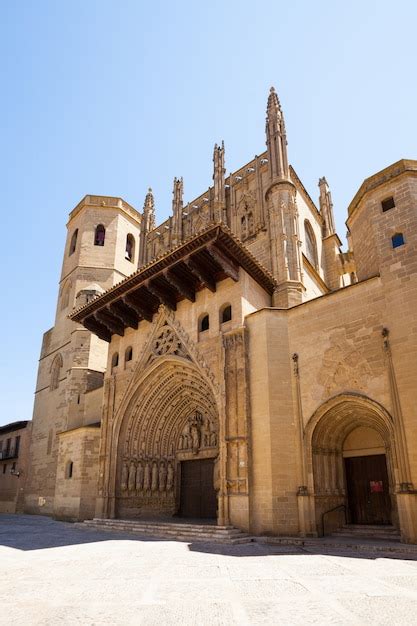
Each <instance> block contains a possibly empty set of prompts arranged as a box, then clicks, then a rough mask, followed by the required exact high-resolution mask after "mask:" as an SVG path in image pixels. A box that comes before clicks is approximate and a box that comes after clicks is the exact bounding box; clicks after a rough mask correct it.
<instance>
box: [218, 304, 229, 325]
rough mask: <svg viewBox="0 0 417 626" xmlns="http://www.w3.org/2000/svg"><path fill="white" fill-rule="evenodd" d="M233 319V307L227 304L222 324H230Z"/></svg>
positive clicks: (222, 315) (224, 308)
mask: <svg viewBox="0 0 417 626" xmlns="http://www.w3.org/2000/svg"><path fill="white" fill-rule="evenodd" d="M231 319H232V307H231V306H230V304H226V306H225V307H223V309H222V311H221V315H220V324H225V323H226V322H230V320H231Z"/></svg>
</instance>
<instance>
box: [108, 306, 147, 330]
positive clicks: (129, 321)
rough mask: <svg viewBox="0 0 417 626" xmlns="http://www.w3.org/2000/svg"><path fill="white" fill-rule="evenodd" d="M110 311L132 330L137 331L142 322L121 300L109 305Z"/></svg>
mask: <svg viewBox="0 0 417 626" xmlns="http://www.w3.org/2000/svg"><path fill="white" fill-rule="evenodd" d="M109 309H110V311H111V312H112V313H113V314H114V315H115V316H116V317H118V318H119V319H120V320H122V322H123V324H124V325H125V326H130V328H134V329H135V330H136V329H137V327H138V324H139V321H140V320H139V316H138V314H137V313H136V312H135V311H134V310H133V309H132V308H131V307H129V306H128V305H127V304H126V303H125V302H121V301H120V300H118V301H116V302H112V303H111V304H110V305H109Z"/></svg>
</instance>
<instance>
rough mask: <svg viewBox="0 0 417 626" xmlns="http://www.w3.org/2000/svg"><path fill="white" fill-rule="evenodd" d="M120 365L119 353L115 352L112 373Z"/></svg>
mask: <svg viewBox="0 0 417 626" xmlns="http://www.w3.org/2000/svg"><path fill="white" fill-rule="evenodd" d="M118 365H119V353H118V352H115V353H114V354H113V356H112V358H111V371H113V370H114V368H115V367H117V366H118Z"/></svg>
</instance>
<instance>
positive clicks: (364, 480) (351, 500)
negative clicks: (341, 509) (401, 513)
mask: <svg viewBox="0 0 417 626" xmlns="http://www.w3.org/2000/svg"><path fill="white" fill-rule="evenodd" d="M345 469H346V485H347V493H348V506H349V512H350V521H351V523H352V524H391V500H390V495H389V484H388V472H387V462H386V458H385V454H375V455H372V456H356V457H350V458H347V459H345Z"/></svg>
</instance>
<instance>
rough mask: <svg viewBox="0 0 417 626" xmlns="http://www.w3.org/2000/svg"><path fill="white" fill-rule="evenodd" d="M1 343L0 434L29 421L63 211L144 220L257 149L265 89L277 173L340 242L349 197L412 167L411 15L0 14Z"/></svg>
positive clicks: (337, 7) (346, 8)
mask: <svg viewBox="0 0 417 626" xmlns="http://www.w3.org/2000/svg"><path fill="white" fill-rule="evenodd" d="M0 11H1V16H0V17H1V19H0V35H1V36H0V53H1V54H0V59H1V61H0V79H1V86H2V97H1V98H0V125H1V129H0V130H1V138H2V150H1V155H0V160H1V163H0V165H1V167H0V172H1V198H2V225H3V242H2V246H1V254H2V258H1V264H2V268H3V288H2V290H3V296H2V302H3V306H2V307H1V311H0V315H1V318H2V319H1V320H0V321H1V328H2V334H3V341H2V348H3V349H2V359H1V364H0V368H1V370H0V381H1V383H0V384H1V389H0V392H1V402H0V424H2V423H7V422H10V421H14V420H17V419H30V417H31V414H32V404H33V391H34V387H35V380H36V370H37V360H38V357H39V350H40V345H41V336H42V333H43V332H44V331H45V330H47V329H48V328H50V327H51V326H52V324H53V320H54V313H55V303H56V296H57V285H58V280H59V273H60V269H61V260H62V252H63V246H64V242H65V235H66V232H65V223H66V220H67V216H68V213H69V211H70V210H71V209H72V208H73V207H74V206H75V205H76V204H77V203H78V201H79V200H80V199H81V198H82V197H83V196H84V195H85V194H87V193H93V194H94V193H95V194H103V195H115V196H121V197H123V198H124V199H125V200H127V201H128V202H129V203H131V204H133V205H134V206H135V207H137V208H141V206H142V203H143V199H144V196H145V193H146V190H147V187H148V186H149V185H151V186H152V187H153V189H154V192H155V196H156V203H157V217H158V220H162V219H164V218H166V217H167V215H168V214H169V211H170V208H171V194H172V180H173V178H174V176H183V177H184V189H185V200H191V199H192V198H193V197H194V196H195V195H198V194H199V193H200V192H202V191H204V190H205V189H206V188H207V187H208V186H209V184H210V183H211V175H212V171H211V169H212V162H211V159H212V149H213V144H214V143H215V142H219V141H221V140H222V139H224V141H225V145H226V166H227V170H228V171H230V170H234V169H236V168H238V167H239V166H241V165H242V164H244V163H246V162H247V161H248V160H250V159H251V158H252V157H253V155H255V154H260V153H261V152H262V151H263V150H264V147H265V138H264V124H265V106H266V99H267V95H268V90H269V87H270V85H275V87H276V89H277V91H278V93H279V96H280V99H281V103H282V106H283V108H284V113H285V118H286V126H287V133H288V141H289V146H288V148H289V158H290V162H291V163H292V165H293V166H294V167H295V169H296V171H297V172H298V174H299V176H300V178H301V179H302V181H303V182H304V184H305V186H306V187H307V189H308V190H309V192H310V194H311V195H312V197H313V198H314V199H315V200H316V199H317V191H318V190H317V181H318V178H319V176H323V175H325V176H326V177H327V180H328V181H329V184H330V186H331V190H332V193H333V200H334V205H335V209H336V219H337V226H338V231H339V233H340V235H342V236H344V233H345V226H344V220H345V217H346V207H347V205H348V203H349V201H350V199H351V198H352V197H353V195H354V193H355V191H356V190H357V188H358V187H359V185H360V183H361V182H362V180H363V179H364V178H365V177H367V176H369V175H371V174H372V173H374V172H376V171H378V170H379V169H381V168H383V167H385V166H386V165H388V164H390V163H392V162H394V161H396V160H398V159H400V158H403V157H405V158H417V153H416V147H417V124H416V120H415V117H416V111H417V80H416V48H415V40H416V30H415V25H416V23H417V4H416V3H414V2H412V1H411V0H410V1H403V2H397V3H394V4H393V3H392V2H388V1H386V0H379V1H378V2H376V1H367V0H361V1H360V2H359V1H356V0H353V1H352V0H351V1H350V2H343V3H342V2H338V1H335V0H333V1H330V0H329V1H320V0H318V1H316V2H311V1H309V0H293V1H292V2H288V1H286V2H281V1H280V0H275V1H272V0H263V2H258V3H256V2H249V1H248V0H240V1H235V0H230V1H227V0H224V1H223V2H220V1H218V0H211V1H210V2H200V1H197V0H194V1H185V0H184V1H183V0H177V1H176V2H170V1H168V0H166V1H155V0H154V1H153V2H144V1H141V0H136V1H134V0H120V1H118V2H116V1H115V0H112V1H109V0H100V1H98V0H82V1H80V0H71V1H67V2H65V1H59V2H57V1H56V0H54V1H47V0H37V1H36V2H34V1H33V0H19V2H13V1H12V0H8V1H7V0H0Z"/></svg>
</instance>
